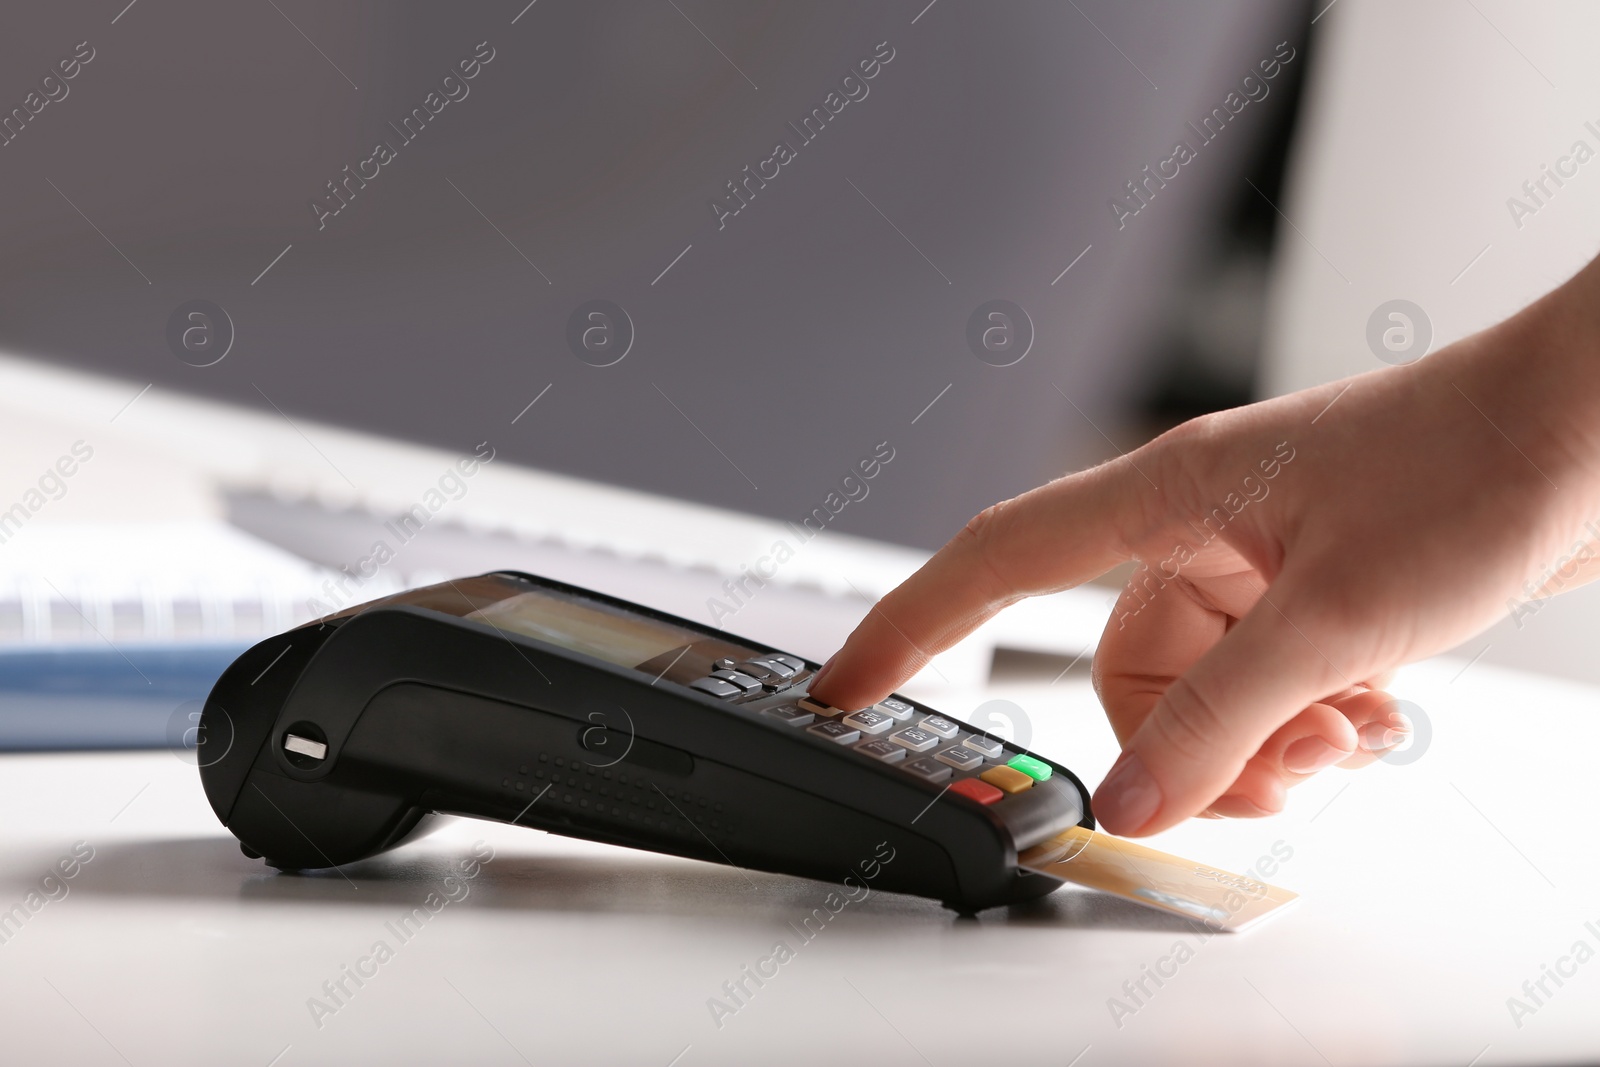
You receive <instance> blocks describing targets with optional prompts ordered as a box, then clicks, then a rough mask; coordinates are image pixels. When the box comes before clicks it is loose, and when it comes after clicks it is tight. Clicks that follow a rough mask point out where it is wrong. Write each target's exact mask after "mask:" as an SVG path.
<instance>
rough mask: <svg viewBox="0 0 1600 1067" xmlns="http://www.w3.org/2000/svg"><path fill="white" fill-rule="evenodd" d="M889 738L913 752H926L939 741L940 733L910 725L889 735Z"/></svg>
mask: <svg viewBox="0 0 1600 1067" xmlns="http://www.w3.org/2000/svg"><path fill="white" fill-rule="evenodd" d="M889 740H891V741H893V742H894V743H895V744H897V745H904V746H905V747H906V748H909V749H910V750H911V751H913V752H926V751H928V749H930V748H933V747H934V746H936V745H937V744H938V743H939V735H938V734H931V733H929V732H928V731H926V730H924V729H922V728H921V727H919V726H909V727H907V728H906V729H904V730H899V731H896V732H895V733H893V734H890V735H889Z"/></svg>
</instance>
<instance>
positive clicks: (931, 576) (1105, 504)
mask: <svg viewBox="0 0 1600 1067" xmlns="http://www.w3.org/2000/svg"><path fill="white" fill-rule="evenodd" d="M1130 474H1131V475H1133V477H1132V478H1131V479H1130V477H1129V475H1130ZM1135 483H1136V484H1135ZM1140 487H1143V488H1144V489H1145V491H1146V492H1148V491H1149V487H1148V485H1147V483H1146V482H1144V480H1143V479H1142V476H1140V475H1138V474H1137V472H1136V471H1135V469H1134V468H1133V466H1132V462H1131V461H1130V460H1128V459H1127V458H1126V457H1123V458H1122V459H1120V460H1112V461H1111V462H1109V463H1105V464H1102V465H1101V466H1099V467H1095V468H1092V469H1090V470H1087V471H1081V472H1079V473H1077V474H1069V475H1067V476H1065V477H1062V478H1058V479H1056V480H1055V481H1053V482H1050V483H1048V484H1046V485H1042V486H1039V487H1038V488H1037V489H1031V490H1029V491H1028V492H1026V493H1023V494H1022V495H1021V496H1019V497H1014V498H1013V499H1011V500H1007V501H1004V502H1002V503H999V504H996V505H994V506H993V507H990V508H988V509H986V510H985V511H983V512H982V513H981V514H979V515H978V516H977V517H976V518H974V519H973V520H972V521H971V522H969V523H967V525H966V527H965V528H964V529H963V530H962V531H961V532H960V533H958V534H956V536H955V537H953V538H951V540H950V542H949V543H948V544H946V545H945V546H944V547H943V548H941V549H940V550H939V551H938V552H937V553H935V554H934V556H933V557H932V558H931V559H929V560H928V562H927V563H924V564H923V565H922V566H921V567H920V568H919V569H918V570H917V572H916V573H915V574H913V575H912V576H911V577H910V578H907V579H906V580H905V581H904V582H902V583H901V584H900V585H899V586H898V587H896V588H895V589H893V590H891V591H890V592H889V593H888V594H887V595H886V596H884V598H883V599H882V600H880V601H878V603H876V604H874V605H873V606H872V608H871V609H870V610H869V611H868V612H867V615H866V618H864V619H862V620H861V622H860V623H859V624H858V625H857V626H856V628H855V631H854V632H853V633H851V635H850V637H849V638H848V639H847V640H846V641H845V643H844V647H843V648H841V649H840V650H839V651H838V653H837V654H836V655H835V656H834V657H833V659H831V660H829V661H828V663H827V665H826V666H825V667H824V668H823V671H822V673H821V674H820V675H818V677H817V679H816V681H814V682H813V683H812V685H811V693H812V695H814V696H815V697H816V698H817V699H818V700H821V701H825V702H827V703H829V704H832V705H833V706H834V707H840V708H858V707H865V706H867V705H868V704H871V703H874V702H875V701H878V700H881V699H883V698H884V697H885V696H887V695H888V694H889V693H891V692H893V691H894V689H895V687H896V686H898V685H900V684H901V683H902V682H904V681H905V680H906V679H908V678H910V677H911V676H912V675H913V674H915V673H917V671H919V670H921V669H922V668H923V667H924V666H926V665H927V663H928V661H929V660H930V659H932V658H933V657H934V656H935V655H937V654H938V653H940V652H943V651H944V650H945V649H947V648H949V647H950V646H951V645H954V644H955V643H956V642H957V641H960V640H961V639H962V638H963V637H965V636H966V635H967V634H969V633H971V632H972V631H973V630H975V629H977V628H978V627H979V626H980V625H982V624H983V623H984V622H986V621H987V620H989V619H990V618H992V617H993V616H994V615H995V613H996V612H998V611H1000V610H1001V609H1002V608H1004V607H1006V606H1008V605H1010V604H1014V603H1016V602H1017V601H1018V600H1021V599H1022V598H1024V597H1028V596H1035V595H1038V594H1040V593H1053V592H1058V591H1060V590H1062V589H1068V588H1071V587H1072V586H1075V585H1079V584H1081V583H1083V582H1086V581H1088V580H1089V579H1091V578H1094V577H1096V576H1098V575H1100V574H1104V573H1105V572H1106V571H1108V570H1110V569H1111V568H1112V567H1114V566H1116V565H1117V564H1118V563H1120V562H1122V561H1123V560H1125V559H1128V558H1130V557H1131V556H1132V555H1133V553H1132V550H1131V549H1130V548H1129V547H1128V546H1129V542H1130V540H1131V539H1130V537H1129V530H1130V528H1132V527H1135V526H1137V525H1139V523H1140V510H1141V509H1140V492H1139V489H1140Z"/></svg>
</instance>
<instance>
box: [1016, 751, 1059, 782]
mask: <svg viewBox="0 0 1600 1067" xmlns="http://www.w3.org/2000/svg"><path fill="white" fill-rule="evenodd" d="M1006 766H1007V767H1015V768H1016V769H1017V770H1019V771H1021V772H1022V773H1023V774H1026V775H1027V776H1028V777H1029V778H1032V779H1033V780H1034V781H1037V782H1048V781H1049V780H1050V776H1051V775H1052V774H1054V773H1055V768H1054V767H1052V766H1050V764H1048V763H1046V762H1044V760H1036V759H1034V758H1033V757H1032V756H1012V757H1011V759H1009V760H1007V761H1006Z"/></svg>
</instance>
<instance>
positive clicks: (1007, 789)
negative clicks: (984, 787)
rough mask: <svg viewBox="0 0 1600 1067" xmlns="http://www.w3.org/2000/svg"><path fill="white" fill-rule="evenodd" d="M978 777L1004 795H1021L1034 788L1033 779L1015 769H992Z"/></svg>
mask: <svg viewBox="0 0 1600 1067" xmlns="http://www.w3.org/2000/svg"><path fill="white" fill-rule="evenodd" d="M978 777H979V778H982V779H983V780H984V781H986V782H988V783H989V784H990V785H992V786H994V787H995V788H996V789H998V790H1000V791H1001V792H1002V793H1021V792H1023V791H1024V790H1027V789H1032V788H1033V777H1032V776H1031V775H1027V774H1023V773H1022V772H1021V771H1019V770H1017V769H1016V768H1015V767H990V768H989V769H988V770H986V771H984V772H983V773H982V774H980V775H978Z"/></svg>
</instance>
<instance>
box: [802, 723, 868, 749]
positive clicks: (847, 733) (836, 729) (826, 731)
mask: <svg viewBox="0 0 1600 1067" xmlns="http://www.w3.org/2000/svg"><path fill="white" fill-rule="evenodd" d="M806 732H807V733H811V734H816V735H817V736H818V737H826V738H827V739H828V740H829V741H832V742H834V743H836V744H840V745H849V744H853V743H854V742H855V741H857V740H859V739H860V737H861V731H860V730H857V729H856V728H855V727H854V726H846V725H845V724H844V723H842V722H840V721H839V720H837V719H828V720H826V721H824V722H819V723H817V725H815V726H810V727H807V728H806Z"/></svg>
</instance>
